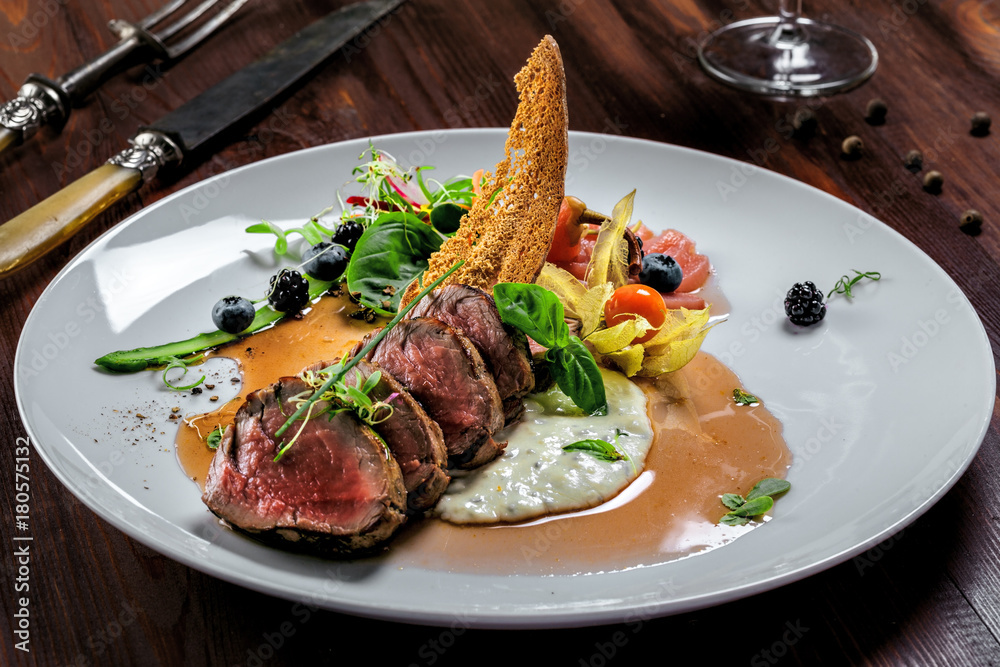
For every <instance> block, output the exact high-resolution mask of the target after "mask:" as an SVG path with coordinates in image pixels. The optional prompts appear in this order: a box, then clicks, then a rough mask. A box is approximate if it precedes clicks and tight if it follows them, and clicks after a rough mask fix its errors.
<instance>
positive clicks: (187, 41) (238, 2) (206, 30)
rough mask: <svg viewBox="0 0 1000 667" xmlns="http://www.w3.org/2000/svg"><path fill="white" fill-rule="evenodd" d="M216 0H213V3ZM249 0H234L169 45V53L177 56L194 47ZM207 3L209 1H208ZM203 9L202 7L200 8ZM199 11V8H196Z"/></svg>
mask: <svg viewBox="0 0 1000 667" xmlns="http://www.w3.org/2000/svg"><path fill="white" fill-rule="evenodd" d="M215 1H216V0H212V4H214V3H215ZM246 3H247V0H233V1H232V2H230V3H229V4H228V5H227V6H226V7H225V8H223V9H222V10H221V11H219V13H218V14H216V15H215V16H213V17H212V18H210V19H209V20H208V21H205V23H203V24H202V25H201V26H199V27H198V29H197V30H195V31H194V32H192V33H191V34H190V35H188V36H186V37H185V38H184V39H183V40H181V41H180V42H178V43H176V44H171V45H169V46H168V47H167V53H168V54H169V55H170V57H171V58H176V57H178V56H179V55H181V54H182V53H184V52H186V51H188V50H189V49H191V48H193V47H194V46H195V45H196V44H198V42H200V41H201V40H203V39H205V38H206V37H208V36H209V35H210V34H212V33H213V32H214V31H215V30H216V29H217V28H218V27H219V26H221V25H222V24H223V23H225V22H226V21H228V20H229V17H231V16H232V15H233V14H235V13H236V12H237V11H239V9H240V7H242V6H243V5H245V4H246ZM206 4H207V3H206ZM198 9H199V10H200V9H201V8H200V7H199V8H198ZM196 11H197V10H196ZM174 32H176V31H172V32H171V33H170V34H174Z"/></svg>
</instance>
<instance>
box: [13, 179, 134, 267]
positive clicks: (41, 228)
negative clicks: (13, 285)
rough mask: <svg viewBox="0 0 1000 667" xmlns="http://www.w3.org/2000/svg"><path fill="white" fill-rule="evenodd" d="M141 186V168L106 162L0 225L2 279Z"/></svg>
mask: <svg viewBox="0 0 1000 667" xmlns="http://www.w3.org/2000/svg"><path fill="white" fill-rule="evenodd" d="M140 185H142V172H141V171H140V170H138V169H135V168H131V167H123V166H119V165H116V164H110V163H108V164H103V165H101V166H100V167H98V168H97V169H95V170H94V171H92V172H90V173H89V174H87V175H86V176H83V177H82V178H80V179H78V180H76V181H74V182H73V183H71V184H69V185H68V186H66V187H65V188H63V189H62V190H60V191H59V192H57V193H55V194H54V195H52V196H51V197H49V198H48V199H46V200H44V201H42V202H39V203H38V204H36V205H35V206H32V207H31V208H29V209H28V210H27V211H25V212H24V213H22V214H21V215H19V216H17V217H16V218H14V219H12V220H10V221H8V222H7V223H6V224H3V225H0V278H5V277H7V276H9V275H11V274H12V273H14V272H16V271H18V270H20V269H22V268H24V267H25V266H27V265H28V264H30V263H31V262H33V261H35V260H36V259H38V258H39V257H41V256H42V255H44V254H45V253H47V252H49V251H50V250H52V249H53V248H55V247H56V246H58V245H59V244H61V243H62V242H63V241H65V240H66V239H68V238H69V237H70V236H72V235H73V234H75V233H76V232H77V231H79V229H80V228H81V227H83V226H84V225H85V224H87V223H88V222H90V221H91V220H93V219H94V218H95V217H96V216H97V215H98V214H99V213H100V212H101V211H103V210H104V209H106V208H107V207H108V206H110V205H111V204H113V203H115V202H116V201H118V200H119V199H121V198H122V197H124V196H125V195H127V194H128V193H130V192H133V191H134V190H138V189H139V186H140Z"/></svg>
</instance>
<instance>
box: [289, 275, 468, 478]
mask: <svg viewBox="0 0 1000 667" xmlns="http://www.w3.org/2000/svg"><path fill="white" fill-rule="evenodd" d="M463 264H465V260H459V261H458V262H456V263H455V264H454V265H453V266H452V267H451V268H450V269H448V270H447V271H445V272H444V274H443V275H441V277H440V278H438V279H437V280H435V281H434V282H432V283H431V284H430V285H428V286H427V287H425V288H424V289H422V290H421V291H420V293H419V294H418V295H417V296H416V298H415V299H413V300H412V301H410V302H409V303H408V304H406V306H405V307H404V308H402V309H400V311H399V312H398V313H397V314H396V316H395V317H394V318H392V320H390V321H389V324H387V325H385V326H384V327H383V328H382V330H381V331H379V332H378V333H377V334H376V335H375V336H374V337H373V338H372V339H371V340H370V341H368V344H367V345H365V346H364V347H363V348H361V350H360V351H359V352H358V353H357V354H356V355H354V356H353V357H351V359H350V360H349V361H348V362H347V363H346V364H343V365H340V364H337V365H336V366H340V367H339V369H338V368H336V366H335V367H334V368H335V370H332V372H331V374H330V377H329V379H327V380H326V382H324V383H323V384H322V385H321V386H320V387H319V389H317V390H316V391H314V392H313V394H312V396H310V397H309V398H307V399H305V400H303V401H302V403H301V404H300V405H299V407H298V408H296V410H295V412H294V413H292V416H291V417H289V418H288V419H286V420H285V423H284V424H282V425H281V426H280V427H279V428H278V430H277V431H275V433H274V435H275V437H281V436H282V435H283V434H284V433H285V431H287V430H288V429H289V427H291V425H292V424H293V423H295V421H297V420H298V419H299V418H301V417H302V416H303V415H304V414H305V415H307V416H306V418H305V421H308V420H309V419H310V417H311V414H312V409H313V406H314V405H315V404H316V402H317V401H319V400H321V399H322V397H323V395H324V394H326V393H327V392H328V391H330V389H331V388H332V387H333V385H334V384H335V383H337V382H340V381H341V380H342V379H343V378H344V376H345V375H346V374H347V371H349V370H351V369H352V368H354V367H355V366H356V365H357V364H358V362H359V361H361V360H362V359H364V358H365V357H366V356H367V355H368V353H369V352H371V351H372V349H374V347H375V346H376V345H378V344H379V343H380V342H382V339H383V338H385V336H386V334H388V333H389V331H390V330H391V329H392V328H393V327H394V326H396V325H397V324H399V322H400V321H401V320H402V319H403V318H404V317H406V314H407V313H409V312H410V310H412V309H413V307H414V306H416V305H417V303H419V301H420V300H421V299H422V298H424V297H425V296H427V294H429V293H430V292H431V290H433V289H434V288H435V287H437V286H438V285H440V284H441V283H442V282H444V280H445V279H446V278H447V277H448V276H450V275H451V274H452V273H454V272H455V271H457V270H458V268H459V267H460V266H462V265H463ZM304 426H305V424H303V427H304ZM301 432H302V429H301V428H300V429H299V431H298V432H297V433H296V434H295V436H294V437H293V438H292V440H291V441H289V442H288V443H287V444H285V445H284V446H282V448H281V449H280V450H279V451H278V454H277V455H276V456H275V457H274V460H275V462H277V461H278V460H279V459H280V458H281V457H282V456H283V455H284V453H285V452H287V451H288V449H289V448H290V447H291V446H292V445H293V444H294V443H295V440H296V439H297V438H298V436H299V433H301Z"/></svg>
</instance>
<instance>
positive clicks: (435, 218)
mask: <svg viewBox="0 0 1000 667" xmlns="http://www.w3.org/2000/svg"><path fill="white" fill-rule="evenodd" d="M463 215H465V209H464V208H462V207H461V206H459V205H458V204H453V203H451V202H445V203H443V204H439V205H437V206H435V207H434V208H433V209H431V224H432V225H434V229H436V230H438V231H439V232H441V233H442V234H454V233H455V232H457V231H458V226H459V223H461V222H462V216H463Z"/></svg>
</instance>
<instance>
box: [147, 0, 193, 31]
mask: <svg viewBox="0 0 1000 667" xmlns="http://www.w3.org/2000/svg"><path fill="white" fill-rule="evenodd" d="M185 2H187V0H172V2H168V3H167V4H165V5H163V6H162V7H160V8H159V9H157V10H156V11H155V12H153V13H152V14H150V15H149V16H147V17H146V18H144V19H142V20H141V21H139V26H140V27H141V28H143V29H144V30H149V28H150V27H151V26H153V25H156V24H157V23H159V22H160V21H162V20H163V17H165V16H168V15H169V14H173V13H174V11H175V10H176V9H177V8H178V7H180V6H181V5H183V4H184V3H185Z"/></svg>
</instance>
